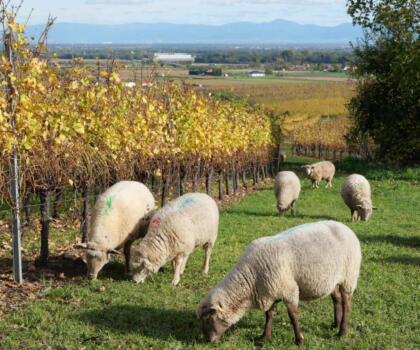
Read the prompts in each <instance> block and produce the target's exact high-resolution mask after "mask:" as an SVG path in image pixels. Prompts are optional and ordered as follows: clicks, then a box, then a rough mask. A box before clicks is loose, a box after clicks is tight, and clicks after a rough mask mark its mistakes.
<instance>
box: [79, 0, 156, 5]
mask: <svg viewBox="0 0 420 350" xmlns="http://www.w3.org/2000/svg"><path fill="white" fill-rule="evenodd" d="M145 2H149V0H146V1H145V0H86V1H85V4H87V5H140V4H144V3H145Z"/></svg>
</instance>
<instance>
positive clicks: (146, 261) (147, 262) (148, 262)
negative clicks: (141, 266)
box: [144, 259, 153, 266]
mask: <svg viewBox="0 0 420 350" xmlns="http://www.w3.org/2000/svg"><path fill="white" fill-rule="evenodd" d="M144 262H145V263H146V265H149V266H153V265H152V263H151V262H150V261H149V260H147V259H145V260H144Z"/></svg>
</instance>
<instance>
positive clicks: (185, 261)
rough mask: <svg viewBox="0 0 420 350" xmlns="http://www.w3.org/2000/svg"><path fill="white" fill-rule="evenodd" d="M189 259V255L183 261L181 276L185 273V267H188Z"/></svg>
mask: <svg viewBox="0 0 420 350" xmlns="http://www.w3.org/2000/svg"><path fill="white" fill-rule="evenodd" d="M188 257H189V255H186V256H184V259H182V265H181V275H182V274H183V273H184V271H185V266H187V261H188Z"/></svg>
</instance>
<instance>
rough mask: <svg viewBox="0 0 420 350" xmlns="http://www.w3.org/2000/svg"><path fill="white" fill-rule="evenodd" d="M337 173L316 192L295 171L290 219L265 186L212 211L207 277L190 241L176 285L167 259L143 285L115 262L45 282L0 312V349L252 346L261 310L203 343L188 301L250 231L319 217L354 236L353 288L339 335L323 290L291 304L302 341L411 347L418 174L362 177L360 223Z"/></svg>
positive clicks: (282, 328) (285, 344) (415, 321)
mask: <svg viewBox="0 0 420 350" xmlns="http://www.w3.org/2000/svg"><path fill="white" fill-rule="evenodd" d="M291 160H292V161H295V162H298V161H302V160H297V159H293V158H292V159H291ZM289 164H290V163H289ZM297 165H298V164H297V163H295V166H297ZM290 166H292V167H293V164H292V165H289V167H290ZM299 175H300V176H301V175H302V174H301V173H300V174H299ZM344 178H345V174H344V173H340V172H339V173H338V174H337V177H336V179H335V181H334V182H333V183H334V187H333V188H332V189H328V190H326V189H325V188H323V187H321V188H320V189H319V190H316V191H312V190H310V184H309V181H308V180H303V181H302V184H303V187H302V192H301V196H300V199H299V201H298V202H297V216H296V217H295V218H292V217H290V214H289V213H288V214H287V216H286V217H283V218H280V217H278V216H277V215H276V208H275V207H273V206H272V204H273V203H274V196H273V193H272V190H271V189H268V190H264V191H260V192H257V193H255V194H253V195H251V196H249V197H248V198H246V199H245V200H244V201H243V202H242V203H240V204H238V205H235V206H233V207H231V208H229V209H227V210H224V211H222V212H221V222H220V231H219V238H218V241H217V242H216V247H215V249H214V251H213V255H212V261H211V265H210V271H211V273H210V275H209V276H203V275H201V274H200V272H199V271H200V268H201V264H202V261H203V257H204V254H203V251H202V250H199V251H196V252H195V253H194V254H193V255H192V257H191V259H190V260H189V263H188V266H187V270H186V272H185V274H184V276H183V277H182V279H181V282H180V285H179V286H178V287H172V286H171V285H170V281H171V279H172V271H171V269H170V268H169V265H167V266H165V267H166V268H165V271H164V272H162V273H158V274H156V275H154V282H153V281H151V280H150V279H149V280H147V281H146V283H145V284H143V285H135V284H134V283H133V282H132V281H130V280H129V279H127V278H126V277H125V276H124V275H123V273H122V272H123V265H122V264H121V263H119V262H114V263H112V264H110V265H108V267H107V268H106V269H105V270H104V271H103V273H102V274H101V276H100V279H99V280H97V281H95V282H94V283H91V284H89V283H88V282H87V281H86V280H85V279H84V278H78V279H76V280H74V282H72V283H71V284H69V285H68V286H67V287H65V288H58V289H54V290H52V289H49V288H46V289H45V290H44V292H43V297H42V298H40V299H38V300H37V301H35V302H32V303H30V304H29V305H28V306H27V307H25V308H24V309H23V310H21V311H16V312H14V313H11V314H9V315H6V316H5V317H4V318H2V319H0V333H2V334H4V335H5V337H4V338H3V339H1V337H0V348H2V349H17V348H29V349H32V348H34V349H35V348H36V349H37V348H48V346H49V347H51V348H54V349H76V348H85V349H93V348H95V349H101V348H102V349H116V348H138V349H145V348H150V349H184V348H197V349H201V348H223V349H255V348H261V347H262V345H261V344H258V343H256V342H255V341H254V338H255V337H257V336H258V335H260V333H262V329H263V325H264V314H263V313H262V312H260V311H251V312H249V313H247V314H246V315H245V317H244V318H242V319H241V321H240V322H239V323H238V324H237V325H236V326H234V327H232V328H231V329H230V330H228V332H227V333H226V335H225V336H224V338H223V342H222V343H221V344H217V345H213V344H206V343H203V338H202V335H201V327H200V323H199V321H198V320H197V319H196V318H195V317H194V310H195V308H196V306H197V304H198V303H199V301H200V300H201V299H202V298H204V296H205V295H206V293H207V290H208V289H209V288H211V287H212V286H214V285H215V284H216V283H217V282H218V281H219V280H220V279H222V278H223V277H224V275H225V274H226V273H227V272H228V271H229V269H230V268H231V267H232V266H233V265H234V264H235V262H236V261H237V259H238V258H239V256H240V255H241V254H242V252H243V250H244V249H245V247H246V246H247V245H248V244H249V242H250V241H251V240H253V239H255V238H257V237H260V236H266V235H272V234H275V233H277V232H280V231H282V230H285V229H287V228H290V227H292V226H295V225H299V224H302V223H305V222H312V221H318V220H326V219H334V220H339V221H342V222H344V223H346V224H347V225H349V226H350V227H351V228H352V229H353V230H354V231H355V233H356V234H357V236H358V237H359V239H360V241H361V244H362V254H363V261H362V268H361V275H360V279H359V285H358V289H357V290H356V292H355V295H354V297H353V305H352V313H351V317H350V331H349V334H348V336H347V337H345V338H343V339H338V338H337V337H336V336H335V333H336V332H335V331H332V330H330V329H329V325H330V324H331V322H332V320H333V308H332V302H331V300H330V299H329V298H326V299H323V300H318V301H313V302H311V303H309V304H306V303H301V305H300V307H299V311H300V320H301V328H302V331H303V334H304V336H305V342H306V345H305V347H307V348H312V349H314V348H316V349H321V348H322V349H337V348H347V349H356V348H357V349H411V348H412V349H414V348H419V347H420V339H419V335H418V334H419V333H418V329H419V328H420V321H419V310H420V291H419V281H420V274H419V273H420V251H419V248H420V236H419V227H420V215H419V211H418V205H419V203H420V190H419V187H418V182H416V181H414V180H397V181H396V180H392V179H391V180H390V179H382V180H375V181H371V184H372V189H373V201H374V204H375V205H377V206H378V207H379V208H380V210H379V211H377V212H375V213H374V214H373V217H372V219H371V220H370V221H369V222H368V223H365V222H356V223H352V222H350V221H349V218H350V213H349V210H348V209H347V208H346V207H345V205H344V203H343V202H342V200H341V197H340V194H339V189H340V187H341V185H342V183H343V181H344ZM46 284H48V282H47V281H46ZM276 310H277V313H276V315H275V318H274V323H273V339H272V340H271V341H270V342H269V343H267V344H264V345H263V348H264V349H278V348H281V349H289V348H291V347H292V344H293V340H294V336H293V331H292V327H291V325H290V322H289V319H288V316H287V313H286V310H285V307H284V306H283V305H282V304H278V306H277V307H276ZM119 346H120V347H119Z"/></svg>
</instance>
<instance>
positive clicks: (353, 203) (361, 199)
mask: <svg viewBox="0 0 420 350" xmlns="http://www.w3.org/2000/svg"><path fill="white" fill-rule="evenodd" d="M341 197H343V200H344V203H346V205H347V206H348V207H349V208H350V213H351V220H352V221H356V220H360V219H362V220H363V221H368V220H369V218H370V216H371V215H372V210H376V209H377V208H376V207H374V206H373V205H372V199H371V194H370V184H369V181H368V180H367V179H366V178H365V177H364V176H362V175H359V174H351V175H350V176H347V177H346V179H345V180H344V184H343V186H342V187H341Z"/></svg>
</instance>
